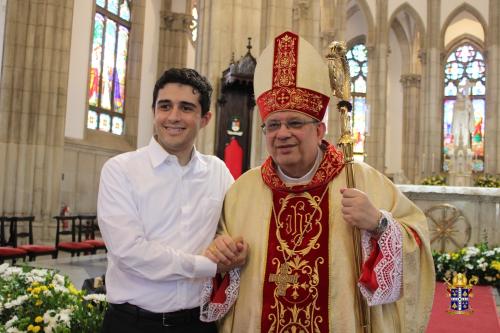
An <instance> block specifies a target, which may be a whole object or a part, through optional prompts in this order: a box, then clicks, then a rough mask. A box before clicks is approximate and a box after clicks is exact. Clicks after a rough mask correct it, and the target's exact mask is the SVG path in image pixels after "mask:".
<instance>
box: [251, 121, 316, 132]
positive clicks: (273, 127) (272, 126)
mask: <svg viewBox="0 0 500 333" xmlns="http://www.w3.org/2000/svg"><path fill="white" fill-rule="evenodd" d="M316 123H319V121H317V120H302V119H290V120H285V121H280V120H270V121H268V122H265V123H264V124H262V125H261V126H260V127H261V128H262V132H263V133H264V134H270V133H274V132H276V131H278V130H279V129H280V128H281V125H285V127H286V128H287V129H296V130H298V129H301V128H302V127H304V126H305V125H307V124H316Z"/></svg>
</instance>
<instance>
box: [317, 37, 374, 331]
mask: <svg viewBox="0 0 500 333" xmlns="http://www.w3.org/2000/svg"><path fill="white" fill-rule="evenodd" d="M328 47H329V49H330V52H329V54H328V55H327V56H326V59H327V63H328V74H329V76H330V87H331V89H332V94H333V95H334V96H336V97H338V98H339V99H340V102H339V103H338V104H337V109H338V111H339V112H340V132H341V134H340V139H339V141H338V143H337V144H338V146H340V147H342V151H343V152H344V162H345V168H346V178H347V187H348V188H354V187H356V185H355V184H354V172H353V168H352V163H353V146H354V137H353V135H352V131H351V119H350V114H349V112H350V111H351V110H352V105H351V103H350V102H349V100H350V99H351V82H350V74H349V63H348V62H347V57H346V46H345V43H344V42H337V41H333V42H331V43H330V45H329V46H328ZM352 240H353V248H354V260H355V276H356V285H355V286H354V290H356V304H357V312H356V314H357V319H358V323H359V326H360V327H361V332H363V333H371V323H370V309H369V308H368V304H367V303H366V299H365V298H364V297H363V295H361V291H360V290H359V287H358V286H357V281H358V279H359V277H360V275H361V265H362V263H363V259H362V258H363V257H362V252H361V233H360V230H359V229H358V228H353V229H352Z"/></svg>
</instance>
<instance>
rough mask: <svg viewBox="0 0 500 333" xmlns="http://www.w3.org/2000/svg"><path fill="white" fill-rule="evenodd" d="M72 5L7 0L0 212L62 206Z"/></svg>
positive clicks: (39, 213) (0, 101) (45, 216)
mask: <svg viewBox="0 0 500 333" xmlns="http://www.w3.org/2000/svg"><path fill="white" fill-rule="evenodd" d="M72 19H73V1H66V0H50V1H49V0H38V1H14V0H10V1H8V2H7V16H6V24H5V40H4V42H5V44H4V58H3V64H2V66H3V68H2V79H1V86H0V213H3V214H6V215H12V214H26V215H28V214H33V215H35V216H36V219H37V220H40V219H42V220H44V221H45V220H50V218H51V216H52V215H53V214H54V213H57V211H58V208H59V204H60V202H59V193H60V182H61V170H62V153H63V145H64V120H65V111H66V98H67V82H68V70H69V49H70V39H71V23H72Z"/></svg>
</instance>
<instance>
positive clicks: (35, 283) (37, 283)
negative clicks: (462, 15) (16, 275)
mask: <svg viewBox="0 0 500 333" xmlns="http://www.w3.org/2000/svg"><path fill="white" fill-rule="evenodd" d="M39 284H40V282H38V281H35V282H33V283H32V284H31V286H33V287H36V286H38V285H39Z"/></svg>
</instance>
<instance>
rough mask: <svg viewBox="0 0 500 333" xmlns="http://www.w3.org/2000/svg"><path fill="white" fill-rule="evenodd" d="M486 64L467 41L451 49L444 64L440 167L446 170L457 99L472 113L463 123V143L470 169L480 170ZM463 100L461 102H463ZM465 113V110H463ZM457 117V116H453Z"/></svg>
mask: <svg viewBox="0 0 500 333" xmlns="http://www.w3.org/2000/svg"><path fill="white" fill-rule="evenodd" d="M485 73H486V65H485V62H484V57H483V55H482V53H481V51H480V50H478V49H477V48H476V47H475V46H474V45H472V44H470V43H464V44H462V45H460V46H458V47H457V48H455V49H454V50H453V51H452V52H451V53H450V55H449V56H448V59H447V61H446V64H445V66H444V105H443V112H444V114H443V157H444V158H443V166H442V167H443V170H444V171H448V170H449V167H450V161H451V160H452V154H453V149H454V146H455V144H458V142H459V141H458V140H459V138H456V137H455V135H454V132H455V133H458V132H457V130H456V127H457V125H456V124H457V123H458V121H457V120H456V124H455V131H454V130H453V117H454V113H455V104H456V102H457V100H458V103H459V104H457V106H458V105H460V107H461V110H462V109H466V107H462V105H468V106H469V107H470V108H471V109H472V110H471V111H472V113H473V120H471V121H470V122H469V124H467V127H468V128H467V131H468V132H470V134H469V137H467V138H465V139H464V140H465V141H464V142H466V143H467V146H468V147H469V148H470V149H471V154H472V170H473V171H474V172H481V171H484V119H485V112H486V100H485V93H486V76H485ZM464 99H465V102H464V101H463V100H464ZM464 112H466V111H464ZM455 118H456V119H457V118H458V115H455Z"/></svg>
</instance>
